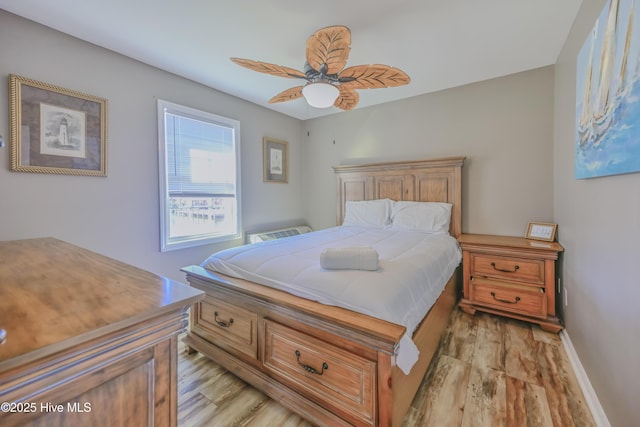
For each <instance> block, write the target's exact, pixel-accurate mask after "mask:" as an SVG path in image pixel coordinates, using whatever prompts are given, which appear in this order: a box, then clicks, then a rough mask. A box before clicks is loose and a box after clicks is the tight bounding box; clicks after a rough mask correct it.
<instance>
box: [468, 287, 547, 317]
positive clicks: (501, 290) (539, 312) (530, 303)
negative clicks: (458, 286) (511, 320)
mask: <svg viewBox="0 0 640 427" xmlns="http://www.w3.org/2000/svg"><path fill="white" fill-rule="evenodd" d="M470 288H471V289H470V290H471V299H472V300H473V301H474V302H475V303H476V304H483V305H486V306H491V307H499V308H500V309H502V310H506V311H511V312H514V313H521V314H525V315H529V316H535V317H540V318H545V317H547V299H546V295H545V293H544V289H543V288H535V287H532V286H523V285H520V284H516V283H508V282H498V281H494V280H487V279H481V278H477V277H474V278H473V279H472V280H471V287H470Z"/></svg>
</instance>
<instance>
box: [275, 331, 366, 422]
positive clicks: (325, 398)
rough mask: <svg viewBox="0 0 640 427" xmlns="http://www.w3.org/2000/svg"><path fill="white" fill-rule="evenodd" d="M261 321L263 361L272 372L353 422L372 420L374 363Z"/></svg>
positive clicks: (302, 334) (306, 336) (314, 339)
mask: <svg viewBox="0 0 640 427" xmlns="http://www.w3.org/2000/svg"><path fill="white" fill-rule="evenodd" d="M263 322H264V323H263V326H264V328H263V330H264V338H265V344H264V355H263V364H264V367H265V368H266V369H267V370H268V371H269V372H270V373H271V374H272V375H274V376H276V377H278V378H279V380H281V381H282V382H283V383H286V384H288V385H289V386H290V387H292V388H294V389H296V390H298V391H300V392H301V393H303V394H305V395H307V396H309V397H310V398H312V399H314V400H319V401H321V402H322V404H323V405H324V406H326V407H328V408H332V410H333V411H335V413H337V414H340V416H341V417H343V418H344V419H346V420H349V421H350V422H351V423H353V424H354V425H362V424H365V425H371V424H374V423H375V413H376V408H375V396H376V381H375V378H376V377H375V375H376V364H375V362H373V361H370V360H367V359H365V358H362V357H360V356H357V355H355V354H352V353H350V352H348V351H346V350H344V349H341V348H339V347H336V346H334V345H332V344H329V343H327V342H324V341H322V340H319V339H317V338H314V337H312V336H310V335H307V334H304V333H302V332H300V331H297V330H295V329H291V328H289V327H287V326H284V325H281V324H279V323H276V322H274V321H271V320H266V319H265V320H264V321H263Z"/></svg>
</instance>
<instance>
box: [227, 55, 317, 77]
mask: <svg viewBox="0 0 640 427" xmlns="http://www.w3.org/2000/svg"><path fill="white" fill-rule="evenodd" d="M231 60H232V61H233V62H235V63H236V64H238V65H240V66H242V67H245V68H248V69H250V70H253V71H257V72H259V73H265V74H271V75H273V76H278V77H286V78H289V79H295V78H298V79H305V80H306V79H307V76H306V74H305V73H303V72H302V71H298V70H296V69H294V68H289V67H283V66H282V65H276V64H269V63H267V62H260V61H254V60H252V59H243V58H231Z"/></svg>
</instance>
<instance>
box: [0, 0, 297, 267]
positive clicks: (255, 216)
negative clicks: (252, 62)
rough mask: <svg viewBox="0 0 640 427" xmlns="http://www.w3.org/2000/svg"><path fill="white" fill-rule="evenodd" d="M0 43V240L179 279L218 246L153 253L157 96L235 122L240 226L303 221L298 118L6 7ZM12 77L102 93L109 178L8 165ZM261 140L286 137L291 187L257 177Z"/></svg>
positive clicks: (156, 240)
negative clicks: (53, 243)
mask: <svg viewBox="0 0 640 427" xmlns="http://www.w3.org/2000/svg"><path fill="white" fill-rule="evenodd" d="M0 40H2V43H0V58H2V60H1V61H0V134H1V135H3V136H4V138H5V141H6V142H7V146H5V148H2V149H0V165H2V167H0V206H2V209H1V210H0V240H10V239H24V238H32V237H42V236H53V237H56V238H59V239H62V240H66V241H68V242H70V243H74V244H77V245H80V246H83V247H86V248H88V249H91V250H94V251H96V252H99V253H102V254H105V255H108V256H111V257H113V258H116V259H120V260H123V261H125V262H128V263H130V264H133V265H136V266H139V267H142V268H144V269H147V270H150V271H153V272H154V273H157V274H162V275H165V276H168V277H171V278H174V279H178V280H183V279H184V275H183V274H182V273H181V272H180V271H179V269H180V267H182V266H185V265H189V264H193V263H197V262H200V261H201V260H203V259H204V258H205V257H206V256H207V255H209V254H210V253H211V252H212V251H214V250H215V249H219V248H221V247H222V246H207V247H200V248H192V249H184V250H179V251H172V252H167V253H160V251H159V247H160V244H159V218H158V138H157V119H156V100H157V98H161V99H165V100H167V101H172V102H176V103H181V104H184V105H187V106H190V107H193V108H199V109H202V110H205V111H208V112H211V113H214V114H219V115H222V116H226V117H230V118H233V119H237V120H239V121H240V123H241V124H240V127H241V129H240V134H241V149H242V191H243V193H242V201H241V203H242V209H243V222H244V226H245V228H247V229H251V228H253V229H256V228H258V227H261V226H263V225H264V224H279V225H282V224H286V223H294V222H299V221H300V219H301V218H302V217H303V213H304V212H303V205H302V173H303V168H302V150H301V142H302V141H301V135H302V131H301V129H302V124H301V122H300V121H298V120H296V119H292V118H289V117H286V116H284V115H281V114H279V113H275V112H272V111H270V110H267V109H264V108H262V107H258V106H256V105H254V104H251V103H248V102H245V101H242V100H240V99H238V98H235V97H232V96H229V95H226V94H224V93H221V92H218V91H215V90H212V89H210V88H207V87H204V86H202V85H199V84H196V83H194V82H192V81H189V80H186V79H183V78H180V77H177V76H175V75H173V74H169V73H166V72H163V71H160V70H158V69H155V68H152V67H149V66H147V65H144V64H142V63H140V62H137V61H133V60H131V59H129V58H126V57H124V56H121V55H118V54H115V53H113V52H111V51H108V50H105V49H102V48H99V47H96V46H95V45H92V44H89V43H86V42H84V41H80V40H78V39H75V38H72V37H69V36H67V35H64V34H62V33H59V32H57V31H53V30H51V29H49V28H46V27H43V26H41V25H38V24H35V23H33V22H31V21H27V20H24V19H22V18H19V17H17V16H15V15H12V14H9V13H7V12H5V11H3V10H0ZM211 72H215V71H214V70H212V71H211ZM9 74H16V75H20V76H23V77H28V78H31V79H34V80H38V81H42V82H45V83H49V84H52V85H56V86H60V87H64V88H68V89H73V90H76V91H79V92H84V93H89V94H92V95H96V96H100V97H103V98H107V99H108V102H109V104H108V129H107V131H108V158H107V169H108V170H107V172H108V176H107V177H106V178H100V177H85V176H64V175H60V176H58V175H51V174H34V173H22V172H11V171H9V148H8V142H9V123H8V117H9V114H8V98H9V95H8V76H9ZM263 136H271V137H273V138H278V139H283V140H287V141H288V142H289V150H290V157H291V163H290V164H291V168H290V179H289V181H290V184H288V185H282V184H265V183H263V181H262V179H263V177H262V137H263Z"/></svg>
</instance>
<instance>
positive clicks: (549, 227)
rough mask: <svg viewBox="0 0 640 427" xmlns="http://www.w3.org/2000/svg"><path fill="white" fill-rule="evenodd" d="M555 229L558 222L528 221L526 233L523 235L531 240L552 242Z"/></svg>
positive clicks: (554, 237) (554, 236)
mask: <svg viewBox="0 0 640 427" xmlns="http://www.w3.org/2000/svg"><path fill="white" fill-rule="evenodd" d="M557 229H558V224H553V223H549V222H530V223H529V225H527V234H526V235H525V237H526V238H527V239H531V240H543V241H545V242H553V241H554V240H555V239H556V231H557Z"/></svg>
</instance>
